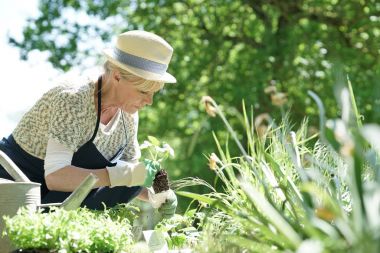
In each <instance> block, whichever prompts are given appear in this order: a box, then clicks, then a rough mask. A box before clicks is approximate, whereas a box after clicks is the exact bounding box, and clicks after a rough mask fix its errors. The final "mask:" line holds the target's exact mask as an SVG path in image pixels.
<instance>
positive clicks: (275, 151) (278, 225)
mask: <svg viewBox="0 0 380 253" xmlns="http://www.w3.org/2000/svg"><path fill="white" fill-rule="evenodd" d="M340 94H341V98H340V101H341V103H342V105H341V108H342V118H340V119H334V120H326V119H325V116H324V108H323V104H322V102H321V101H320V99H319V98H318V96H317V95H316V94H314V93H312V92H310V95H311V96H312V98H313V99H314V100H315V101H316V102H317V104H318V107H319V109H320V121H321V125H320V140H318V141H316V144H315V145H314V146H311V147H309V145H310V144H309V140H310V138H309V139H307V137H306V135H305V132H306V131H305V129H306V127H307V124H306V122H304V124H303V125H302V127H301V128H300V129H299V130H298V131H296V132H294V131H292V130H291V127H290V124H289V123H288V120H287V119H286V118H285V119H284V120H283V122H282V123H281V124H280V125H279V126H276V124H275V123H274V122H273V120H271V119H270V118H269V120H268V125H267V127H266V131H265V132H264V134H263V133H262V132H261V134H260V136H258V135H257V134H256V133H255V131H257V129H258V128H257V126H256V127H254V125H253V120H249V117H248V116H247V113H246V111H245V110H244V115H243V116H244V126H245V129H246V139H247V140H248V142H247V145H246V147H244V146H243V145H242V144H241V142H240V140H239V139H238V138H237V134H236V133H235V131H234V130H233V128H232V127H231V126H230V125H229V123H228V121H227V120H226V118H225V116H224V114H223V112H222V111H221V109H220V108H219V106H218V105H217V104H216V103H215V102H214V101H213V100H212V98H210V97H206V98H205V99H204V102H205V105H206V109H207V111H208V112H209V113H210V115H218V116H220V117H221V119H222V120H223V122H224V124H225V125H226V127H227V129H228V131H229V132H230V134H231V137H232V139H233V140H234V142H235V143H236V144H237V146H238V148H239V149H240V151H241V156H238V157H231V155H230V153H229V149H228V144H227V145H226V147H225V148H223V147H221V145H220V143H219V142H218V140H217V139H216V138H215V140H216V143H217V147H218V151H219V154H220V155H219V156H220V158H218V157H216V155H215V154H213V155H212V156H210V164H211V165H212V169H213V170H214V171H215V173H216V175H217V177H218V178H219V179H220V180H221V181H222V183H223V185H224V192H215V191H213V192H211V193H210V194H206V195H198V194H194V193H189V192H177V193H178V194H181V195H183V196H187V197H191V198H193V199H197V200H198V201H200V202H203V203H207V204H209V205H211V206H212V207H214V208H215V210H219V212H222V213H223V214H224V220H228V221H229V224H235V227H238V228H239V229H237V230H233V229H232V230H231V229H225V230H223V231H222V232H216V231H215V230H207V229H206V230H205V231H206V232H207V233H211V235H210V236H213V237H214V239H215V238H219V239H220V242H221V244H222V245H219V247H218V248H217V249H220V250H217V249H216V248H212V250H210V251H208V250H207V249H209V247H207V246H205V244H207V243H209V242H207V241H205V242H203V243H201V245H202V244H203V246H201V247H200V250H202V251H206V252H214V251H213V250H215V251H216V252H218V251H220V252H223V250H224V251H225V250H226V249H230V248H236V247H237V248H239V249H240V250H247V251H250V252H263V250H264V251H266V252H267V251H268V252H269V251H272V252H363V253H364V252H380V240H379V239H380V211H379V210H380V176H379V175H380V172H379V162H378V161H379V160H378V158H379V153H380V152H379V151H380V144H379V143H380V128H379V127H378V126H376V125H364V126H362V123H361V121H360V118H359V115H358V110H357V108H356V106H355V101H354V96H353V93H352V88H351V85H350V84H349V89H347V88H344V89H342V90H341V93H340ZM243 108H244V109H245V107H244V106H243ZM314 137H315V136H314ZM216 213H217V212H216ZM212 217H213V218H216V220H215V219H214V220H213V219H209V220H208V221H206V223H205V224H206V225H205V228H207V227H217V226H218V224H221V219H218V218H217V216H212ZM226 217H227V218H226ZM207 224H208V225H207ZM230 227H231V226H230ZM232 227H233V225H232ZM204 238H207V235H206V234H205V235H204ZM226 238H228V239H226ZM210 249H211V248H210Z"/></svg>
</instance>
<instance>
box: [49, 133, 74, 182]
mask: <svg viewBox="0 0 380 253" xmlns="http://www.w3.org/2000/svg"><path fill="white" fill-rule="evenodd" d="M73 155H74V152H73V151H71V150H70V149H69V148H67V147H66V146H65V145H63V144H61V143H59V142H58V141H56V140H54V139H49V140H48V144H47V148H46V156H45V161H44V170H45V177H46V176H47V175H49V174H51V173H53V172H55V171H57V170H59V169H62V168H63V167H66V166H68V165H71V161H72V159H73Z"/></svg>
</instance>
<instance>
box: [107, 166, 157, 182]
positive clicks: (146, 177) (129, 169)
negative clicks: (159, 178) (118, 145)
mask: <svg viewBox="0 0 380 253" xmlns="http://www.w3.org/2000/svg"><path fill="white" fill-rule="evenodd" d="M106 168H107V171H108V176H109V179H110V183H111V187H115V186H128V187H131V186H151V185H152V182H153V179H154V175H156V173H157V171H158V170H159V169H160V166H159V164H156V163H155V162H153V161H150V160H147V159H145V160H144V161H143V162H139V163H130V162H125V161H122V160H119V161H118V162H117V164H116V166H114V167H106Z"/></svg>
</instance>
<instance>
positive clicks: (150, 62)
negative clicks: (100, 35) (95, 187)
mask: <svg viewBox="0 0 380 253" xmlns="http://www.w3.org/2000/svg"><path fill="white" fill-rule="evenodd" d="M103 53H104V55H105V56H106V57H107V59H108V60H109V61H110V62H112V63H113V64H115V65H116V66H118V67H120V68H122V69H124V70H127V71H129V72H131V73H132V74H135V75H137V76H139V77H142V78H144V79H147V80H153V81H160V82H165V83H175V82H177V80H176V79H175V77H174V76H172V75H171V74H169V73H167V72H166V70H167V69H168V65H169V62H170V59H171V58H172V54H173V48H172V47H171V46H170V45H169V43H167V42H166V41H165V40H164V39H163V38H161V37H160V36H158V35H155V34H153V33H150V32H145V31H129V32H125V33H122V34H120V35H119V36H118V37H117V41H116V45H115V47H114V48H108V49H105V50H103Z"/></svg>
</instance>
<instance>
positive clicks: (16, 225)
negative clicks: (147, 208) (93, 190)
mask: <svg viewBox="0 0 380 253" xmlns="http://www.w3.org/2000/svg"><path fill="white" fill-rule="evenodd" d="M130 218H133V210H130V209H127V208H126V207H121V206H119V207H116V208H115V209H109V210H105V211H102V212H99V211H91V210H88V209H86V208H80V209H77V210H74V211H65V210H64V209H60V208H53V209H52V210H50V211H49V212H34V211H31V210H28V209H26V208H23V209H20V210H19V212H18V213H17V215H15V216H14V217H12V218H10V217H5V218H4V219H5V224H6V228H5V232H4V233H5V234H6V235H7V236H8V237H9V238H10V240H11V241H12V243H13V245H14V246H15V247H16V248H19V249H41V250H56V251H58V250H66V251H65V252H121V251H123V250H125V249H126V248H128V247H129V246H130V245H131V244H132V243H133V241H132V232H131V225H130V221H129V219H130Z"/></svg>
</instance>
